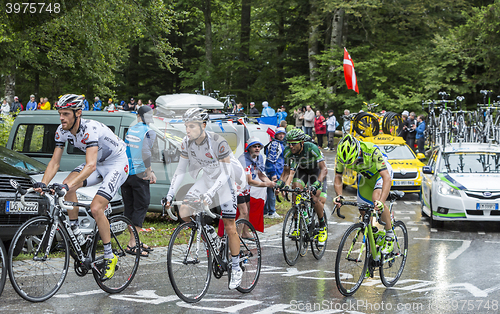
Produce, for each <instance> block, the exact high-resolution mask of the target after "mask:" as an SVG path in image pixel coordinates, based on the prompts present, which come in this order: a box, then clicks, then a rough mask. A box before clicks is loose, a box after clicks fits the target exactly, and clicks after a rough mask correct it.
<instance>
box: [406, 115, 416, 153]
mask: <svg viewBox="0 0 500 314" xmlns="http://www.w3.org/2000/svg"><path fill="white" fill-rule="evenodd" d="M416 124H417V121H416V119H415V112H410V115H409V116H408V119H406V131H407V133H406V144H408V146H410V148H411V149H412V150H413V151H415V136H416V133H417V132H416V131H415V129H416V127H417V126H416Z"/></svg>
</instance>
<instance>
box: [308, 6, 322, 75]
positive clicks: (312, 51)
mask: <svg viewBox="0 0 500 314" xmlns="http://www.w3.org/2000/svg"><path fill="white" fill-rule="evenodd" d="M318 37H319V21H318V12H317V3H316V0H311V14H310V22H309V45H308V48H309V49H308V53H307V56H308V60H309V79H310V80H311V81H315V80H316V69H317V67H318V62H317V61H316V58H315V56H316V55H317V54H318V52H319V51H318V50H319V48H318Z"/></svg>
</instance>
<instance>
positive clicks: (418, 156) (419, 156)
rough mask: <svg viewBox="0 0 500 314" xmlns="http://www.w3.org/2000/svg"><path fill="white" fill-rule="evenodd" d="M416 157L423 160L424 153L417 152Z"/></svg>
mask: <svg viewBox="0 0 500 314" xmlns="http://www.w3.org/2000/svg"><path fill="white" fill-rule="evenodd" d="M417 159H418V160H420V161H424V160H425V155H424V154H422V153H418V154H417Z"/></svg>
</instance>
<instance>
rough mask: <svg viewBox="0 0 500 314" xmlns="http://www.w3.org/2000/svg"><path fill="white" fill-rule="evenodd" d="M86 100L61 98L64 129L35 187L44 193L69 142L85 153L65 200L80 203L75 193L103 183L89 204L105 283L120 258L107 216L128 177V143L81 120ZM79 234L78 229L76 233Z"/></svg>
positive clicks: (72, 213) (72, 215)
mask: <svg viewBox="0 0 500 314" xmlns="http://www.w3.org/2000/svg"><path fill="white" fill-rule="evenodd" d="M83 102H84V98H83V97H82V96H78V95H74V94H66V95H64V96H62V97H61V98H60V99H59V101H58V103H57V105H56V108H57V110H58V111H59V119H60V120H61V125H60V126H59V127H58V128H57V130H56V134H55V142H56V148H55V149H54V154H53V155H52V159H51V160H50V162H49V164H48V166H47V170H46V171H45V173H44V175H43V178H42V181H41V182H36V183H35V184H34V185H33V187H34V188H35V190H37V191H38V192H41V191H42V190H41V188H42V187H46V186H47V184H49V183H50V181H51V180H52V179H53V178H54V176H55V175H56V173H57V171H58V170H59V165H60V162H61V156H62V153H63V150H64V146H65V144H66V141H68V142H70V143H71V144H73V145H74V146H75V147H76V148H79V149H81V150H82V151H84V152H85V163H83V164H81V165H80V166H78V167H76V168H75V169H74V170H73V171H72V172H71V173H70V174H69V175H68V177H67V178H66V179H65V180H64V181H63V184H62V185H61V187H62V188H64V189H66V191H67V193H66V196H65V199H66V200H67V201H70V202H77V201H78V198H77V196H76V190H77V189H78V188H81V187H83V186H90V185H95V184H97V183H100V182H102V184H101V186H100V187H99V190H98V191H97V193H96V196H95V197H94V199H93V200H92V203H91V204H90V209H91V211H92V216H93V217H94V219H95V221H96V224H97V226H98V228H99V235H100V236H101V239H102V242H103V244H104V263H105V271H103V275H102V280H107V279H110V278H111V277H113V275H114V273H115V266H116V264H117V262H118V257H117V256H116V255H115V254H114V253H113V251H112V249H111V235H110V229H109V221H108V219H107V218H106V216H105V214H104V210H105V209H106V208H107V207H108V204H109V201H110V200H111V199H112V198H113V196H114V195H115V194H116V192H117V191H118V189H119V188H120V186H121V185H122V184H123V183H124V182H125V180H126V179H127V176H128V158H127V153H126V146H125V143H124V142H123V141H122V140H121V139H120V138H119V137H118V136H116V135H115V134H114V133H113V131H111V130H110V129H109V128H108V127H107V126H105V125H104V124H102V123H100V122H97V121H94V120H86V119H82V109H83V108H84V103H83ZM68 216H69V219H70V223H71V225H72V228H75V225H76V228H77V227H78V207H75V208H74V209H73V210H69V211H68ZM75 230H77V229H75Z"/></svg>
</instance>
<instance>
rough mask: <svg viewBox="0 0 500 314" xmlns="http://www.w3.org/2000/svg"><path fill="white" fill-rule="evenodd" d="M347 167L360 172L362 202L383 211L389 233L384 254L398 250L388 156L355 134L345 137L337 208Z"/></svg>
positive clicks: (341, 145) (340, 153) (338, 174)
mask: <svg viewBox="0 0 500 314" xmlns="http://www.w3.org/2000/svg"><path fill="white" fill-rule="evenodd" d="M345 168H347V169H351V170H354V171H356V172H357V173H358V179H357V186H358V202H361V203H368V204H374V205H375V206H376V207H377V208H378V210H380V211H381V212H382V214H381V218H382V221H383V222H385V226H384V228H385V232H386V233H385V234H386V238H385V244H384V247H383V248H382V253H383V254H388V253H390V252H391V251H392V249H393V248H394V232H393V231H392V226H391V217H390V213H389V210H388V208H387V206H386V205H385V204H384V203H385V200H386V199H387V196H389V192H390V191H391V185H392V167H391V165H390V164H389V162H388V161H387V156H384V154H383V153H382V152H381V151H380V149H379V148H378V146H377V145H375V144H373V143H370V142H361V141H359V140H358V139H356V138H354V137H353V136H352V135H351V134H347V135H346V136H344V138H343V139H342V140H341V141H340V142H339V144H338V147H337V162H336V166H335V183H334V186H335V192H336V193H337V197H336V198H335V199H334V203H335V205H337V206H340V200H341V199H342V174H343V172H344V169H345Z"/></svg>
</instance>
